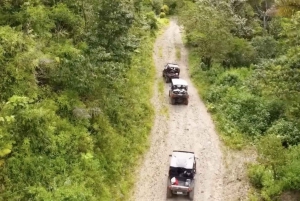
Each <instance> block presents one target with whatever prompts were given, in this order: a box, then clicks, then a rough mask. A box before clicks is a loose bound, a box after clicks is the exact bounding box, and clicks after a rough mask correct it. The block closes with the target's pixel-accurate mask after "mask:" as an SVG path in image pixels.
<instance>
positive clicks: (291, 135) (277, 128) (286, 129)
mask: <svg viewBox="0 0 300 201" xmlns="http://www.w3.org/2000/svg"><path fill="white" fill-rule="evenodd" d="M267 134H274V135H277V136H280V137H281V138H282V141H283V142H284V143H285V144H286V145H287V146H288V145H297V144H298V143H299V142H300V130H299V128H298V126H297V124H296V122H291V121H287V120H284V119H279V120H278V121H276V122H274V124H273V125H272V127H270V128H269V129H268V131H267Z"/></svg>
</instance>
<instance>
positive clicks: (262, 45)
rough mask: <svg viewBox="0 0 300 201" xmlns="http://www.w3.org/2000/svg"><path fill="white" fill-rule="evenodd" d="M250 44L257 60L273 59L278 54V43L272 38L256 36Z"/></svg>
mask: <svg viewBox="0 0 300 201" xmlns="http://www.w3.org/2000/svg"><path fill="white" fill-rule="evenodd" d="M251 44H252V45H253V47H254V49H255V51H256V53H257V54H256V55H257V57H259V58H264V59H269V58H274V57H275V56H276V55H277V53H278V42H277V41H276V40H275V39H274V38H273V37H272V36H256V37H254V38H253V39H252V41H251Z"/></svg>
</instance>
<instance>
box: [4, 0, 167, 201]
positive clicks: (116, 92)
mask: <svg viewBox="0 0 300 201" xmlns="http://www.w3.org/2000/svg"><path fill="white" fill-rule="evenodd" d="M158 6H159V10H158V11H157V8H158ZM161 6H162V5H161V4H154V3H153V2H152V1H146V0H145V1H144V0H134V1H129V0H128V1H127V0H112V1H108V0H3V1H0V63H1V67H0V80H1V81H0V124H1V125H0V184H1V185H0V200H3V201H8V200H10V201H13V200H24V201H29V200H40V201H42V200H45V201H46V200H47V201H49V200H55V201H58V200H69V201H71V200H74V201H75V200H76V201H78V200H88V201H92V200H97V201H99V200H125V199H126V198H127V196H128V192H129V190H130V188H131V187H132V183H133V181H132V180H133V179H132V178H133V176H134V175H133V174H132V170H133V168H134V166H135V164H136V163H137V158H138V156H139V155H140V154H141V153H142V152H143V151H144V150H145V148H146V147H147V135H148V134H149V130H150V128H151V124H152V117H153V111H152V107H151V105H150V98H151V96H152V81H153V75H154V68H153V67H154V66H153V63H152V49H153V42H154V40H155V34H156V30H157V28H158V26H159V25H160V23H159V22H158V21H157V19H158V18H157V17H156V15H155V14H159V13H160V8H161ZM163 11H164V10H163ZM157 12H159V13H157ZM165 14H166V13H163V12H162V13H161V15H162V17H163V16H165Z"/></svg>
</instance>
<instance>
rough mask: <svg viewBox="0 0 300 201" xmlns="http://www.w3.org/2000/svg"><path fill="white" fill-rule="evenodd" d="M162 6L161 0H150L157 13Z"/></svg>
mask: <svg viewBox="0 0 300 201" xmlns="http://www.w3.org/2000/svg"><path fill="white" fill-rule="evenodd" d="M162 6H163V0H152V8H153V10H154V12H155V13H156V14H157V15H158V14H159V13H160V11H161V7H162Z"/></svg>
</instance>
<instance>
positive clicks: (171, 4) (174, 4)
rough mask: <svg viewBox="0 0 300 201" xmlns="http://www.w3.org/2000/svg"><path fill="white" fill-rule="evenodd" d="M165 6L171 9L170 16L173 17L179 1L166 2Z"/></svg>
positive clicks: (168, 0) (167, 0) (170, 0)
mask: <svg viewBox="0 0 300 201" xmlns="http://www.w3.org/2000/svg"><path fill="white" fill-rule="evenodd" d="M164 4H165V5H167V6H168V7H169V12H168V14H170V15H172V14H174V13H175V11H176V8H177V0H164Z"/></svg>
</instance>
